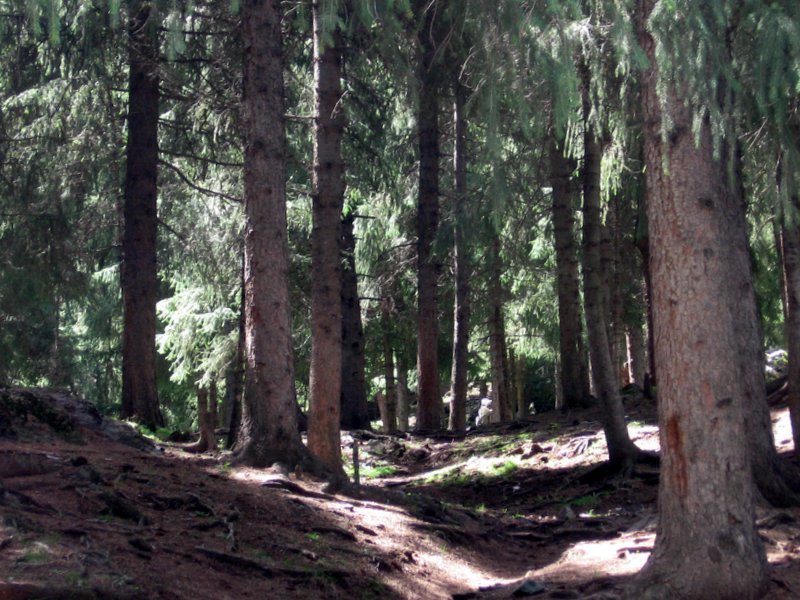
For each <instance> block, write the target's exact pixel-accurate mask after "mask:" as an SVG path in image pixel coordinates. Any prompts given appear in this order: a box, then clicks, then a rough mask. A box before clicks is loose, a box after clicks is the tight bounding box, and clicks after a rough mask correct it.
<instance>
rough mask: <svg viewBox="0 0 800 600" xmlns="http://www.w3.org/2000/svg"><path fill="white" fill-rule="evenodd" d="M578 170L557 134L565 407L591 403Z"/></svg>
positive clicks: (553, 156) (553, 178) (554, 183)
mask: <svg viewBox="0 0 800 600" xmlns="http://www.w3.org/2000/svg"><path fill="white" fill-rule="evenodd" d="M573 170H574V168H573V166H572V164H571V163H570V161H569V159H567V158H566V157H565V156H564V153H563V148H562V146H561V144H559V143H558V142H557V141H556V140H555V138H553V140H552V141H551V144H550V185H551V187H552V189H553V192H552V193H553V236H554V238H555V250H556V287H557V293H558V331H559V357H560V369H559V375H560V377H559V384H560V390H561V394H562V399H563V401H562V404H561V406H560V407H559V408H563V409H565V410H569V409H573V408H579V407H583V406H587V405H588V404H589V378H588V375H587V373H588V369H587V368H586V352H585V349H584V346H583V325H582V323H581V295H580V291H579V276H578V256H577V255H578V252H577V247H576V246H577V244H576V243H575V211H574V208H573V194H572V186H571V185H570V175H571V173H572V171H573Z"/></svg>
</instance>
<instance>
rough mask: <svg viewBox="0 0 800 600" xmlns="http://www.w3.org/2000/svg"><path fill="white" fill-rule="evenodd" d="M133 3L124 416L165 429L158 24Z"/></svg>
mask: <svg viewBox="0 0 800 600" xmlns="http://www.w3.org/2000/svg"><path fill="white" fill-rule="evenodd" d="M155 20H156V15H155V11H154V10H153V9H152V7H151V5H150V4H149V3H144V2H139V1H136V2H133V3H132V5H131V18H130V24H129V29H128V60H129V65H130V73H129V79H128V143H127V148H126V155H127V158H126V167H125V202H124V208H123V213H124V221H125V231H124V234H123V238H122V270H121V283H122V303H123V325H122V329H123V333H122V418H124V419H130V418H132V419H135V420H137V421H139V422H140V423H142V424H143V425H145V426H147V427H149V428H150V429H155V428H156V427H158V426H160V425H163V424H164V419H163V417H162V415H161V411H160V409H159V405H158V390H157V388H156V301H157V300H158V263H157V248H156V237H157V231H158V215H157V208H156V200H157V193H158V182H157V179H158V117H159V113H158V35H157V31H158V23H156V22H155Z"/></svg>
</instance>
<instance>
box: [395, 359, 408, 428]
mask: <svg viewBox="0 0 800 600" xmlns="http://www.w3.org/2000/svg"><path fill="white" fill-rule="evenodd" d="M410 412H411V399H410V393H409V390H408V360H407V359H406V356H405V353H404V352H403V351H402V350H401V351H398V352H397V429H399V430H400V431H408V430H409V426H408V415H409V413H410Z"/></svg>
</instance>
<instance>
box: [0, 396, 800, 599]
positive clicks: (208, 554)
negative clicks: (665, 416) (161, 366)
mask: <svg viewBox="0 0 800 600" xmlns="http://www.w3.org/2000/svg"><path fill="white" fill-rule="evenodd" d="M31 394H32V395H33V396H35V397H36V398H39V399H40V400H42V401H44V402H45V403H46V404H47V403H49V404H51V405H54V406H56V409H55V413H54V414H55V415H56V417H57V418H55V419H51V418H50V417H48V416H47V414H48V413H46V411H45V412H42V411H41V410H40V409H37V410H39V412H38V413H36V414H33V413H31V412H26V411H25V410H22V409H15V410H13V411H10V410H6V409H7V408H8V407H9V406H11V404H10V403H11V400H9V398H10V396H4V397H3V398H0V402H2V405H0V435H2V436H3V437H2V438H0V454H1V455H2V456H1V459H0V477H1V478H2V480H1V481H2V484H1V485H0V517H1V520H0V600H2V599H11V598H14V599H32V598H165V599H166V598H174V599H182V598H187V599H189V598H191V599H193V600H194V599H198V600H199V599H205V598H208V599H214V600H220V599H226V598H231V599H235V598H236V599H238V598H278V599H290V598H303V599H316V598H323V599H328V598H330V599H335V598H347V599H349V600H350V599H353V600H355V599H371V598H372V599H393V598H419V599H425V600H433V599H440V598H441V599H450V598H464V599H466V598H487V599H488V598H510V597H512V594H514V592H516V593H517V595H522V594H523V592H525V591H526V590H527V592H529V593H531V594H534V593H536V597H539V598H587V597H595V598H614V597H620V596H621V595H623V589H624V585H625V583H626V581H628V580H629V578H630V577H631V576H632V575H633V574H635V573H636V572H637V570H639V569H640V568H641V566H642V565H643V564H644V562H645V561H646V560H647V557H648V555H649V549H650V548H651V547H652V544H653V539H654V531H655V522H656V512H655V511H656V508H655V501H656V494H657V479H658V475H657V472H656V471H655V470H654V469H652V468H650V469H644V468H643V469H641V470H640V471H639V472H637V474H636V476H635V477H634V478H632V479H629V480H613V479H612V480H600V481H597V480H593V478H592V477H591V469H592V467H593V466H595V465H597V464H599V463H601V462H602V460H603V457H604V454H605V444H604V441H603V436H602V433H601V428H600V423H599V420H598V414H597V413H596V412H595V411H591V410H589V411H584V412H580V413H574V414H570V415H562V414H556V413H553V414H546V415H541V416H537V417H535V418H532V419H530V420H528V421H526V422H524V423H521V424H515V425H511V426H505V427H501V426H494V427H490V428H484V429H481V430H480V431H476V432H470V433H469V434H468V435H467V436H465V437H462V438H453V437H452V436H447V435H441V436H434V437H427V438H423V437H416V436H407V437H387V436H378V435H372V434H360V433H357V434H356V437H357V438H358V448H359V459H360V460H359V463H360V475H361V481H362V485H361V486H360V487H358V488H353V489H352V490H349V491H348V493H347V494H337V495H331V494H328V493H325V492H324V491H323V489H324V486H323V482H320V481H316V480H313V479H312V478H310V477H308V476H306V475H304V474H303V473H291V474H285V473H282V472H281V470H280V468H277V467H276V468H274V469H270V470H255V469H245V468H231V467H230V465H229V462H228V461H229V459H230V456H229V455H227V454H226V453H224V452H218V453H214V454H206V455H199V456H198V455H194V454H190V453H187V452H185V451H183V450H182V449H181V447H180V445H176V444H167V445H157V446H156V445H153V446H152V447H150V446H149V445H148V444H147V443H143V442H142V441H141V439H139V438H136V436H134V435H132V434H131V432H130V431H129V430H126V429H125V428H123V427H120V426H119V425H118V424H115V423H114V422H109V421H107V420H106V421H101V420H99V417H97V416H96V415H95V416H91V415H90V418H87V417H86V414H87V413H86V411H87V410H89V409H87V407H86V406H85V405H82V404H80V403H77V404H76V403H75V401H74V400H72V399H69V398H68V397H67V396H65V395H64V394H58V393H49V392H36V393H33V392H31ZM40 408H41V407H40ZM627 408H628V416H629V421H630V423H631V432H632V435H633V437H634V438H635V441H636V442H637V444H639V445H640V446H641V447H643V448H647V449H656V448H657V447H658V435H657V429H656V427H655V425H654V414H653V413H654V407H653V406H652V405H651V404H649V403H646V402H639V403H632V404H630V405H629V406H628V407H627ZM65 415H66V417H64V416H65ZM65 419H66V420H65ZM774 420H775V425H776V441H777V442H778V443H779V444H780V447H781V450H783V451H786V452H789V451H791V450H792V446H791V435H790V434H789V432H788V417H787V415H786V409H785V408H776V409H775V412H774ZM65 423H66V425H65ZM70 423H72V425H70ZM119 440H122V442H125V443H121V442H120V441H119ZM133 440H136V441H133ZM132 443H133V444H136V445H138V446H139V447H138V448H134V447H132V446H131V445H130V444H132ZM351 444H352V436H351V435H350V434H345V435H344V444H343V446H344V447H343V452H345V454H346V456H348V457H350V456H351V452H352V450H351ZM381 475H382V477H379V476H381ZM759 523H760V528H761V533H762V538H763V539H764V541H765V545H766V548H767V551H768V554H769V558H770V562H771V564H772V571H771V580H772V584H771V588H770V590H769V593H768V594H767V596H765V597H766V598H770V599H783V598H798V597H800V569H798V568H797V567H798V562H799V560H800V511H798V510H781V511H775V510H770V509H767V508H762V509H760V510H759ZM541 588H544V590H543V591H540V589H541ZM514 597H516V596H514Z"/></svg>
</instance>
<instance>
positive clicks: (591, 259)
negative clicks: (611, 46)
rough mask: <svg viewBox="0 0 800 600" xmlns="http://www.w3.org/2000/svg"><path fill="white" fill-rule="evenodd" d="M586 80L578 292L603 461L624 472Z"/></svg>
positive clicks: (597, 154)
mask: <svg viewBox="0 0 800 600" xmlns="http://www.w3.org/2000/svg"><path fill="white" fill-rule="evenodd" d="M587 86H588V82H587V81H584V109H583V110H584V127H585V134H584V140H583V148H584V150H583V152H584V157H583V294H584V301H585V302H586V329H587V331H588V334H589V358H590V360H591V364H592V376H593V377H594V381H595V385H596V387H597V390H596V391H597V395H598V397H599V398H600V401H601V403H602V405H603V418H604V422H603V430H604V431H605V436H606V443H607V445H608V459H609V463H610V464H611V466H612V467H614V468H619V469H621V470H622V471H623V472H628V471H629V470H630V469H631V468H632V467H633V464H634V462H635V461H636V459H637V456H638V454H639V450H638V448H636V446H635V445H634V444H633V442H632V441H631V439H630V437H629V435H628V427H627V424H626V423H625V412H624V408H623V406H622V399H621V398H620V396H619V388H618V386H617V372H618V369H617V368H616V366H615V365H614V364H613V363H612V361H611V350H610V341H609V339H608V327H607V324H606V316H607V314H608V311H607V310H606V305H605V303H604V294H603V288H604V285H603V283H604V282H603V279H602V276H603V272H604V269H603V256H602V253H603V248H602V240H601V235H602V233H601V230H602V226H603V224H602V216H601V209H600V159H601V157H602V149H601V147H600V142H599V140H598V139H597V137H596V135H595V133H594V131H592V127H591V125H590V123H589V122H588V117H589V110H590V107H589V105H588V98H587V95H588V92H587V90H586V87H587Z"/></svg>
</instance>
